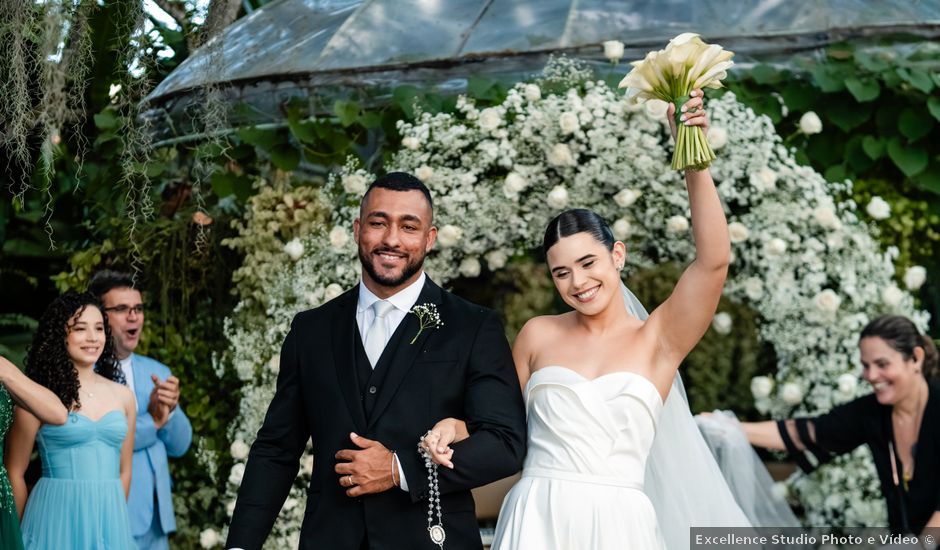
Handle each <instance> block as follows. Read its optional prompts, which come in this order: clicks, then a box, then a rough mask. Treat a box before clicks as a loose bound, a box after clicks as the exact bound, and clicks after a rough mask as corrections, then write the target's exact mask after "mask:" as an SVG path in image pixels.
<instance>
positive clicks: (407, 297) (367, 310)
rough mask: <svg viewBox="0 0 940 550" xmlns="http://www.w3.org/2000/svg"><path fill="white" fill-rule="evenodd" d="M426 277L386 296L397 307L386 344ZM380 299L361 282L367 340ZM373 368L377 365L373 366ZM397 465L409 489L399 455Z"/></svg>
mask: <svg viewBox="0 0 940 550" xmlns="http://www.w3.org/2000/svg"><path fill="white" fill-rule="evenodd" d="M425 279H427V275H425V274H424V272H423V271H422V272H421V275H420V276H419V277H418V278H417V280H415V282H413V283H411V284H410V285H408V286H406V287H405V288H403V289H401V290H399V291H398V292H396V293H395V294H393V295H392V296H389V297H388V298H386V300H388V301H389V302H391V304H392V305H393V306H395V308H394V309H392V310H391V311H389V312H388V314H386V315H385V334H386V338H385V344H388V341H389V340H391V338H392V335H393V334H394V333H395V330H396V329H397V328H398V325H400V324H401V322H402V321H404V320H405V316H406V315H408V313H409V312H410V311H411V308H413V307H414V305H415V303H416V302H417V301H418V297H419V296H421V291H422V290H423V289H424V281H425ZM379 300H381V298H379V297H378V296H376V295H375V294H373V292H372V291H371V290H369V289H368V288H366V285H365V284H364V283H363V282H362V281H360V282H359V304H358V305H357V306H356V324H357V325H358V326H359V336H360V338H362V339H363V340H365V335H366V331H368V330H369V327H370V326H372V320H373V319H375V311H373V310H372V304H374V303H375V302H377V301H379ZM372 368H375V367H374V366H373V367H372ZM395 465H396V466H397V467H398V479H399V481H400V486H401V490H402V491H408V481H407V480H406V479H405V472H404V470H402V468H401V463H400V462H398V457H395Z"/></svg>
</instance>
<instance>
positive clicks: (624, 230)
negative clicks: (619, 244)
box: [610, 218, 630, 241]
mask: <svg viewBox="0 0 940 550" xmlns="http://www.w3.org/2000/svg"><path fill="white" fill-rule="evenodd" d="M610 229H611V231H613V233H614V238H615V239H617V240H618V241H625V240H627V239H628V238H629V237H630V220H628V219H627V218H618V219H617V221H615V222H614V225H613V226H612V227H611V228H610Z"/></svg>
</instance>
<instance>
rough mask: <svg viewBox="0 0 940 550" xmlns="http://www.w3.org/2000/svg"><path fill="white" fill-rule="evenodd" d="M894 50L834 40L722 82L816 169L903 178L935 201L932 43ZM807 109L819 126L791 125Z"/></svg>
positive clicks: (937, 62) (938, 61) (939, 104)
mask: <svg viewBox="0 0 940 550" xmlns="http://www.w3.org/2000/svg"><path fill="white" fill-rule="evenodd" d="M902 51H903V49H902V47H898V48H890V49H886V48H868V49H862V48H856V47H853V46H852V45H848V44H838V45H834V46H831V47H830V48H829V50H828V51H827V52H826V53H827V55H826V56H824V57H805V58H797V59H794V60H793V61H792V62H791V63H789V64H788V65H787V66H786V67H777V66H770V65H766V64H760V65H757V66H755V67H754V68H753V69H751V70H749V71H743V72H737V73H733V74H732V75H731V77H730V78H729V79H728V82H727V84H728V87H729V89H731V90H732V91H734V92H735V94H736V95H737V96H738V97H739V98H740V99H741V100H742V101H744V102H745V103H747V104H748V105H750V106H751V107H752V108H754V110H755V111H757V112H758V113H761V114H765V115H767V116H769V117H770V118H771V119H772V120H773V121H774V123H775V124H776V125H777V128H778V130H779V131H780V133H781V135H784V136H790V137H789V138H788V140H787V143H788V144H789V145H793V146H796V147H798V148H799V149H801V150H802V151H803V152H804V154H805V156H804V158H805V159H806V160H807V161H808V162H809V163H810V164H811V165H812V166H813V167H814V168H816V169H817V170H818V171H820V172H821V173H827V172H830V173H832V174H834V175H837V176H838V177H839V178H840V179H841V178H849V179H852V180H857V179H861V178H877V179H883V180H887V181H896V182H899V183H900V182H906V183H907V184H909V186H910V187H911V188H912V189H916V190H918V191H919V192H921V193H922V194H924V195H923V196H925V197H926V196H927V194H929V195H930V196H931V197H932V198H929V199H927V200H930V201H936V200H938V199H937V197H936V195H940V185H938V184H940V181H938V180H940V157H938V152H940V149H938V146H937V145H936V144H937V143H938V140H940V127H938V125H937V124H936V122H937V120H940V101H938V100H937V98H936V94H935V87H936V83H935V80H937V79H940V48H938V47H937V45H936V44H932V43H924V44H921V45H919V46H917V47H916V48H913V49H912V50H911V51H910V52H909V53H906V54H902V53H901V52H902ZM808 111H814V112H816V113H817V114H818V115H819V117H820V119H821V120H822V121H823V132H822V133H820V134H816V135H810V136H807V135H805V134H802V133H800V132H799V125H798V121H799V119H800V116H801V115H802V114H803V113H805V112H808ZM884 151H887V153H888V154H887V155H884V154H883V152H884ZM834 167H839V168H840V169H839V170H833V168H834Z"/></svg>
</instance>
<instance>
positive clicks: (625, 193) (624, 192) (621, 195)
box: [614, 189, 643, 208]
mask: <svg viewBox="0 0 940 550" xmlns="http://www.w3.org/2000/svg"><path fill="white" fill-rule="evenodd" d="M642 194H643V192H642V191H640V190H638V189H621V190H620V191H618V192H617V194H616V195H614V202H616V203H617V206H619V207H620V208H629V207H631V206H633V203H635V202H636V200H637V199H638V198H640V195H642Z"/></svg>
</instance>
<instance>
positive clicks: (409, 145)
mask: <svg viewBox="0 0 940 550" xmlns="http://www.w3.org/2000/svg"><path fill="white" fill-rule="evenodd" d="M401 144H402V145H403V146H404V147H405V148H406V149H411V150H412V151H414V150H416V149H418V148H419V147H421V142H420V141H418V138H416V137H414V136H407V137H405V138H403V139H402V140H401Z"/></svg>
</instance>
